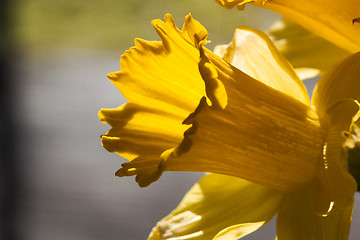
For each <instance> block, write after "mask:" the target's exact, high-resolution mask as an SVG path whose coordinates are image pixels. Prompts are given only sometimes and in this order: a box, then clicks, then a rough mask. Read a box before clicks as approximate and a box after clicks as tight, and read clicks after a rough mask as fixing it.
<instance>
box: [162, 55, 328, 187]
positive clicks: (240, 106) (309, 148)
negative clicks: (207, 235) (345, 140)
mask: <svg viewBox="0 0 360 240" xmlns="http://www.w3.org/2000/svg"><path fill="white" fill-rule="evenodd" d="M205 55H206V56H202V57H203V58H208V61H209V62H208V63H209V64H208V65H205V66H203V67H209V68H212V70H209V72H210V71H211V72H213V71H216V72H217V79H216V80H217V81H219V82H221V83H222V84H223V85H224V88H225V89H226V94H227V99H228V104H227V106H226V107H225V108H224V109H221V108H219V107H213V106H209V105H208V103H207V102H206V101H205V99H203V100H202V101H201V103H200V105H199V107H198V108H197V110H196V111H195V112H194V114H192V115H190V117H189V118H188V119H186V120H185V121H184V123H185V124H191V127H190V128H189V130H188V131H187V132H185V135H184V140H183V141H182V143H181V144H180V145H179V146H178V147H177V148H175V149H170V150H169V151H166V152H165V153H164V154H163V157H164V159H165V162H166V165H167V169H168V170H173V171H179V170H180V171H202V172H213V173H220V174H227V175H232V176H237V177H241V178H244V179H247V180H249V181H253V182H256V183H259V184H263V185H265V186H268V187H272V188H275V189H279V190H283V191H293V190H294V189H295V188H297V187H299V185H302V184H304V183H305V182H307V181H309V180H311V179H312V178H313V177H314V176H315V165H316V162H317V161H318V160H319V158H320V157H321V149H322V141H323V134H324V133H323V132H322V131H321V129H320V127H319V125H318V122H317V119H316V118H317V116H316V115H314V113H313V112H312V110H311V108H310V107H309V106H307V105H305V104H303V103H301V102H299V101H297V100H295V99H294V98H292V97H290V96H288V95H286V94H283V93H281V92H279V91H277V90H275V89H273V88H271V87H268V86H267V85H265V84H263V83H261V82H259V81H257V80H255V79H253V78H251V77H249V76H248V75H246V74H244V73H243V72H241V71H239V70H238V69H237V68H235V67H233V66H232V65H230V64H228V63H226V62H225V61H223V60H222V59H220V58H219V57H217V56H216V55H215V54H213V53H211V52H210V51H205ZM200 63H201V62H200ZM201 68H202V67H200V69H201ZM214 69H215V70H214ZM214 76H216V74H213V75H212V77H214ZM208 77H209V76H206V75H204V74H203V78H204V79H206V78H208ZM205 82H206V80H205ZM218 98H219V99H221V96H218Z"/></svg>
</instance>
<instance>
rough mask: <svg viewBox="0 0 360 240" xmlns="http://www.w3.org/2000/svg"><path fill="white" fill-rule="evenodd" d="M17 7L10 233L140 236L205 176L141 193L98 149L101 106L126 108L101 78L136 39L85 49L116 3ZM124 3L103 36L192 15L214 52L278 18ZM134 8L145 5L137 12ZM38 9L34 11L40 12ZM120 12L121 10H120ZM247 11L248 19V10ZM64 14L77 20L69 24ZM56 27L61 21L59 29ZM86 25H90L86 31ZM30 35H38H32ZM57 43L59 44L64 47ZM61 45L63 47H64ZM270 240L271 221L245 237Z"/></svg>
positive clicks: (168, 176) (35, 238)
mask: <svg viewBox="0 0 360 240" xmlns="http://www.w3.org/2000/svg"><path fill="white" fill-rule="evenodd" d="M19 2H21V1H19ZM23 2H25V3H26V4H27V5H28V6H29V9H30V10H29V13H27V14H28V15H26V14H23V15H22V17H24V16H25V17H26V16H28V18H26V19H25V20H23V21H24V23H27V25H26V24H24V26H25V27H24V29H25V30H26V31H25V30H24V29H22V28H19V29H18V32H17V34H18V37H19V38H23V37H24V36H25V37H26V36H27V37H28V39H29V42H30V44H29V45H27V46H26V48H27V49H26V51H24V52H22V51H19V53H18V55H17V58H15V60H16V61H15V69H16V71H15V72H14V79H15V83H14V92H15V96H16V102H15V106H16V112H15V114H16V126H17V132H18V133H19V134H18V135H17V136H19V137H18V139H17V141H16V142H17V143H18V146H17V148H18V150H19V154H20V155H19V169H18V172H19V175H20V176H21V178H20V183H21V187H20V189H21V194H20V196H21V199H20V201H19V211H18V212H19V218H18V220H19V222H18V223H19V224H18V225H17V226H16V230H17V233H18V236H19V240H98V239H101V240H115V239H116V240H142V239H145V238H146V236H147V235H148V233H149V232H150V230H151V228H152V227H153V226H154V225H155V224H156V222H157V221H158V220H160V219H161V218H162V217H164V216H165V215H167V214H168V213H169V212H170V211H171V210H172V209H173V208H174V207H175V206H176V205H177V204H178V203H179V201H180V200H181V199H182V197H183V195H184V194H185V192H186V191H187V190H188V189H189V188H190V187H191V186H192V185H193V184H194V183H195V182H196V181H197V180H198V179H199V178H200V177H201V176H202V174H201V173H174V172H170V173H165V174H164V176H163V177H162V178H161V179H160V180H159V181H158V182H156V183H154V184H152V185H151V186H149V187H148V188H144V189H141V188H139V187H138V186H137V184H136V183H135V181H134V179H133V178H131V177H130V178H122V179H119V178H117V177H115V176H114V172H115V171H116V170H117V169H118V168H119V167H120V164H121V163H122V162H124V161H125V160H124V159H121V158H120V157H119V156H117V155H116V154H111V153H108V152H107V151H106V150H105V149H103V148H102V147H101V144H100V137H99V136H100V135H101V134H104V133H105V132H106V131H107V130H108V129H109V127H108V126H107V125H104V124H101V123H100V121H99V119H98V116H97V112H98V111H99V110H100V109H101V108H114V107H117V106H119V105H121V104H123V103H124V102H125V100H124V99H123V98H122V96H121V95H120V94H119V92H118V90H117V89H116V87H115V86H113V85H112V84H111V83H110V82H109V81H108V80H107V78H106V74H107V73H109V72H113V71H117V70H118V69H119V58H120V55H121V54H122V52H123V51H124V50H125V49H127V48H128V47H130V46H132V45H133V43H132V40H131V41H128V40H126V41H125V40H124V39H125V38H121V39H122V41H125V42H122V41H120V40H119V43H118V45H117V43H116V40H115V41H114V40H113V39H112V41H111V49H112V50H111V51H109V49H105V48H106V47H104V48H102V47H103V46H104V45H105V44H106V42H105V41H104V42H103V46H100V45H99V44H98V45H96V44H93V46H94V47H92V48H90V47H89V46H91V44H90V42H91V41H95V40H94V39H97V40H96V41H99V39H98V38H99V37H100V38H101V36H102V35H101V34H106V33H108V31H107V30H106V31H104V28H105V27H109V24H112V22H114V21H115V20H114V14H116V11H117V10H116V7H119V5H116V6H114V5H113V4H111V3H115V1H111V0H107V1H104V2H105V3H104V5H102V6H101V8H89V9H90V10H91V11H94V12H96V13H99V15H96V16H90V17H89V18H82V17H81V15H79V12H81V11H80V10H81V9H83V8H86V6H82V5H78V6H75V7H74V6H72V7H69V8H66V7H64V6H66V4H65V3H66V1H56V3H57V4H61V7H59V6H57V5H56V4H55V3H51V4H54V6H53V7H52V8H49V9H47V8H45V7H44V4H45V3H46V2H47V4H48V5H47V7H49V1H43V2H42V1H41V0H37V1H36V0H24V1H23ZM33 2H37V4H38V5H39V6H42V8H36V7H34V6H36V4H35V5H34V4H33ZM39 2H40V3H39ZM123 2H124V4H125V3H126V1H123ZM127 2H134V3H135V2H136V3H137V4H139V8H134V9H133V12H128V14H129V15H130V16H126V15H121V16H120V17H119V16H117V17H116V19H124V21H125V22H127V23H128V24H127V25H124V24H123V25H121V24H120V23H119V26H118V27H116V28H115V27H114V28H109V29H110V30H111V31H114V32H120V34H119V35H124V34H127V35H130V37H128V38H129V39H132V38H133V37H135V36H141V37H144V38H146V39H149V40H154V39H157V38H156V37H155V34H153V32H154V31H153V30H152V27H151V25H150V20H151V19H152V18H163V16H164V13H166V12H171V13H173V14H175V15H174V16H175V19H176V21H177V24H178V25H181V24H182V19H183V17H184V16H185V14H187V13H188V12H192V13H193V16H194V17H195V18H196V19H199V18H200V20H202V23H203V24H204V25H205V26H206V27H208V28H209V27H210V29H211V31H210V30H209V31H210V39H211V40H213V45H212V46H214V45H215V44H219V43H227V42H229V41H230V40H231V37H232V34H233V31H234V27H235V26H238V25H243V24H245V25H250V26H252V27H259V28H262V29H264V28H266V26H268V25H269V24H271V22H272V21H273V20H274V19H275V18H276V17H275V18H274V17H273V18H270V20H268V19H267V18H265V17H264V18H262V17H259V16H258V15H256V17H254V16H251V14H250V15H249V16H247V17H243V16H242V17H239V18H238V22H231V23H229V22H227V21H226V19H227V17H230V16H229V13H230V12H228V11H227V10H225V9H222V8H220V7H218V6H216V4H215V5H214V6H215V7H214V8H211V9H216V10H211V14H218V15H214V16H213V17H212V16H209V12H210V8H209V9H208V8H207V6H206V7H205V3H209V4H213V3H212V2H211V1H209V0H206V1H205V0H204V1H200V0H199V1H197V2H199V4H200V2H201V4H200V5H199V6H200V7H197V9H194V6H186V4H183V5H182V6H181V7H180V6H179V4H177V5H176V6H170V4H168V3H169V2H171V1H156V0H147V1H134V0H132V1H127ZM159 2H161V3H159ZM164 2H167V5H166V6H165V7H166V8H164V9H162V10H159V9H158V8H155V6H156V7H159V6H163V4H164ZM174 2H178V1H174ZM184 2H186V1H184ZM187 2H188V3H189V2H190V1H187ZM69 3H70V1H69ZM140 3H144V5H145V6H142V7H141V8H140V6H141V4H140ZM51 4H50V5H51ZM106 4H107V5H106ZM188 5H190V4H188ZM124 6H125V5H124ZM159 8H160V7H159ZM34 9H35V10H36V9H37V12H36V11H35V10H34ZM39 9H40V10H39ZM61 9H62V10H64V9H65V10H66V11H65V12H66V13H67V14H68V15H66V16H65V17H64V19H60V21H59V19H57V21H58V22H60V23H58V22H57V23H55V21H54V19H52V17H53V16H55V15H56V14H57V12H58V11H60V10H61ZM79 9H80V10H79ZM86 9H88V8H86ZM114 9H115V11H114ZM123 9H124V8H122V10H123ZM152 9H154V10H152ZM90 10H89V11H90ZM120 10H121V6H120V9H119V12H121V13H122V14H123V12H126V11H124V10H123V11H120ZM135 10H136V11H135ZM86 11H87V10H86ZM110 11H111V13H110ZM249 11H250V13H254V12H253V10H251V9H250V10H249ZM153 12H156V14H155V13H153ZM41 13H44V19H45V20H44V19H43V20H41V22H42V23H48V25H49V26H50V29H51V26H52V24H54V27H53V30H54V34H55V35H53V36H52V35H51V34H50V37H49V32H48V31H47V30H48V29H47V28H44V29H41V28H39V26H38V24H33V25H31V21H33V23H36V21H35V20H34V19H37V17H40V15H41ZM74 14H75V15H74ZM76 14H78V15H76ZM146 14H147V15H146ZM74 16H76V18H75V17H74ZM101 16H102V18H106V19H107V20H106V21H102V22H101V23H107V24H106V26H105V25H101V24H99V21H97V20H96V19H97V18H100V17H101ZM266 16H268V15H266ZM70 17H72V18H73V19H75V20H76V21H75V20H72V21H69V18H70ZM251 17H252V18H251ZM94 19H95V20H94ZM129 19H130V20H129ZM62 20H63V21H64V22H65V23H66V24H61V23H62V22H63V21H62ZM80 20H81V21H80ZM53 21H54V22H53ZM79 21H80V22H82V24H84V26H86V27H87V28H86V29H88V30H89V32H87V34H89V35H88V36H87V35H86V37H84V36H83V38H80V37H79V36H78V35H76V34H75V35H74V32H75V33H76V32H77V31H78V32H81V33H82V34H85V32H84V28H77V29H71V27H72V26H73V25H76V24H77V23H78V22H79ZM139 22H142V23H141V24H139ZM89 23H91V24H94V25H91V26H92V27H91V28H88V26H89ZM96 24H98V25H96ZM131 24H134V28H135V25H136V26H137V28H136V31H135V30H131V31H130V30H129V29H130V28H129V29H128V28H126V29H125V27H126V26H128V25H130V26H131ZM251 24H253V25H251ZM120 25H121V26H120ZM211 26H213V27H211ZM64 29H65V30H66V29H71V31H70V30H69V31H64ZM149 29H150V30H149ZM142 30H144V31H142ZM61 31H63V32H64V33H63V32H61ZM134 31H135V32H134ZM137 31H138V32H137ZM36 32H38V34H40V37H38V36H37V37H35V35H34V36H33V35H32V34H34V33H36ZM58 32H61V33H62V34H59V35H56V33H58ZM148 32H151V33H152V34H153V35H151V34H150V35H149V34H148ZM26 34H28V35H26ZM41 34H44V37H41ZM71 34H73V35H71ZM45 35H46V37H45ZM51 36H52V38H51ZM71 36H76V37H78V38H75V37H74V38H71ZM149 36H150V37H149ZM61 38H64V39H65V40H63V42H61V41H60V40H59V39H61ZM106 38H108V36H106ZM44 39H46V41H45V40H44ZM74 39H75V40H76V41H79V42H80V43H84V44H83V45H82V44H79V43H77V44H78V45H76V44H73V45H71V43H74V42H75V40H74ZM119 39H120V37H119ZM41 40H44V42H42V41H41ZM52 41H53V42H55V41H58V42H56V44H59V45H60V47H54V46H51V47H50V48H46V49H45V51H44V49H43V48H42V46H43V45H44V44H45V45H46V44H50V43H51V42H52ZM53 42H52V43H53ZM64 42H66V44H63V43H64ZM69 43H70V44H69ZM61 44H62V45H61ZM75 45H76V46H75ZM85 45H86V47H84V46H85ZM96 46H97V47H96ZM210 47H211V46H210ZM54 48H56V50H54ZM59 49H61V50H59ZM21 50H23V49H21ZM224 204H226V203H224ZM358 205H359V197H358V195H357V200H356V204H355V207H356V209H355V214H354V221H353V228H352V232H351V239H352V240H356V239H358V238H359V236H360V230H359V228H358V226H359V216H360V210H359V208H358ZM274 236H275V224H274V221H272V222H271V223H270V224H269V225H268V226H266V227H264V228H263V229H262V230H260V231H259V232H257V233H256V234H254V235H250V236H248V237H247V238H246V239H274ZM4 240H6V239H4Z"/></svg>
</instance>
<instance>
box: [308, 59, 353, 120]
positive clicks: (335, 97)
mask: <svg viewBox="0 0 360 240" xmlns="http://www.w3.org/2000/svg"><path fill="white" fill-rule="evenodd" d="M359 76H360V52H358V53H355V54H353V55H351V56H349V57H348V58H346V59H345V60H344V61H342V62H341V63H339V64H338V65H336V66H334V67H333V68H332V69H330V70H329V71H328V72H326V73H325V74H324V76H323V77H322V78H321V79H320V80H319V82H318V84H317V85H316V88H315V90H314V94H313V97H312V102H313V105H314V106H315V107H316V109H317V112H318V113H319V115H320V119H324V120H325V119H326V117H325V115H326V114H327V112H328V111H329V109H330V108H331V107H333V106H334V105H335V104H337V103H339V102H341V101H344V100H351V99H352V100H360V84H359Z"/></svg>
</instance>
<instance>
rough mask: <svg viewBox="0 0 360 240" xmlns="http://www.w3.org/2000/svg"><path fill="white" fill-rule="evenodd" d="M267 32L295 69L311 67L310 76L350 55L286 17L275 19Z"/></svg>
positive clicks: (325, 69) (322, 71)
mask: <svg viewBox="0 0 360 240" xmlns="http://www.w3.org/2000/svg"><path fill="white" fill-rule="evenodd" d="M267 33H268V34H269V35H270V38H271V40H272V41H273V42H274V44H275V46H276V47H277V48H278V49H279V50H280V52H281V53H282V54H283V55H284V56H285V57H286V58H287V59H288V60H289V61H290V62H291V64H292V65H293V66H294V68H295V69H298V68H300V69H301V71H302V73H303V71H304V69H313V70H312V72H313V73H314V74H315V75H312V76H310V77H315V76H316V75H319V74H323V73H324V72H325V71H327V70H328V69H329V68H330V67H332V66H333V65H334V64H336V63H339V62H340V61H341V60H343V59H345V58H346V57H348V56H349V55H350V53H349V52H348V51H346V50H344V49H342V48H339V47H337V46H335V45H334V44H332V43H330V42H328V41H327V40H325V39H323V38H320V37H318V36H316V35H314V34H313V33H311V32H309V31H307V30H305V29H304V28H302V27H301V26H300V25H298V24H296V23H294V22H292V21H290V20H287V19H282V20H279V21H277V22H276V23H275V24H273V25H272V26H271V27H270V28H269V29H268V30H267ZM307 77H309V75H308V76H307Z"/></svg>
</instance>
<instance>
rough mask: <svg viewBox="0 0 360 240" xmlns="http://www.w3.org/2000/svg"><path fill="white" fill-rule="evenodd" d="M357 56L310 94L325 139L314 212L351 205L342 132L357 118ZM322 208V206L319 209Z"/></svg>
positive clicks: (359, 68)
mask: <svg viewBox="0 0 360 240" xmlns="http://www.w3.org/2000/svg"><path fill="white" fill-rule="evenodd" d="M359 76H360V53H356V54H353V55H351V56H350V57H348V58H347V59H345V60H344V61H343V62H341V63H340V64H338V65H337V66H335V67H334V68H332V69H331V70H330V71H328V72H327V73H326V74H325V75H324V76H323V77H322V78H321V79H320V80H319V82H318V84H317V87H316V89H315V91H314V95H313V104H314V105H315V107H316V110H317V112H318V115H319V117H320V121H321V123H322V126H323V128H325V129H326V130H327V132H328V134H327V137H326V139H325V143H326V144H325V146H324V156H323V161H321V162H319V163H320V165H319V167H318V184H319V194H318V204H317V209H316V210H317V211H318V212H319V211H320V212H321V211H322V209H326V203H329V202H334V204H335V205H338V207H339V208H347V207H348V206H349V205H351V203H352V201H353V197H354V193H355V191H356V188H357V186H356V182H355V180H354V179H353V177H352V176H351V175H350V174H349V172H348V165H347V152H346V151H345V149H344V143H345V140H346V139H345V138H344V136H343V132H344V131H349V130H350V128H351V126H352V124H354V122H355V121H356V120H358V118H359V115H360V113H359V103H358V100H359V99H360V86H359V83H358V80H359ZM322 205H323V206H325V207H321V206H322Z"/></svg>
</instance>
